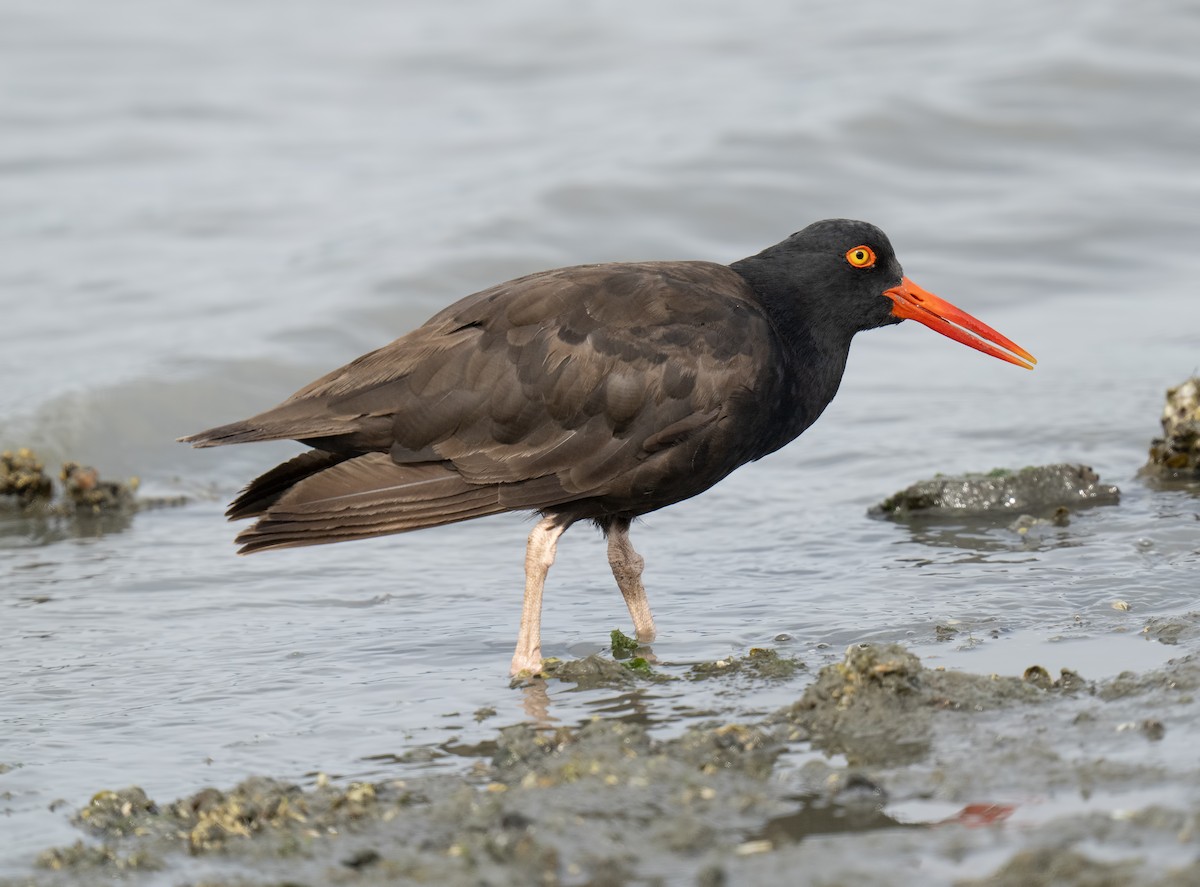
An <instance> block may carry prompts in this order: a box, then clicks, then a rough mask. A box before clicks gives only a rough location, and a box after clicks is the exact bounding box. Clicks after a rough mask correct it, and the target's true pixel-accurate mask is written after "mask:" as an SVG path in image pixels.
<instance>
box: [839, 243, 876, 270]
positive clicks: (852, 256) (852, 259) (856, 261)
mask: <svg viewBox="0 0 1200 887" xmlns="http://www.w3.org/2000/svg"><path fill="white" fill-rule="evenodd" d="M846 261H847V262H849V263H850V264H851V265H853V266H854V267H855V268H870V267H871V266H872V265H874V264H875V250H873V249H871V248H870V247H869V246H856V247H854V249H852V250H847V252H846Z"/></svg>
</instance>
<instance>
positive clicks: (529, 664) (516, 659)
mask: <svg viewBox="0 0 1200 887" xmlns="http://www.w3.org/2000/svg"><path fill="white" fill-rule="evenodd" d="M541 672H542V651H541V650H531V651H528V652H522V651H521V650H518V651H517V652H516V653H514V654H513V658H512V666H511V667H510V668H509V670H508V673H509V674H510V675H511V676H512V677H514V678H516V677H521V676H522V675H525V676H527V677H534V676H535V675H539V674H541Z"/></svg>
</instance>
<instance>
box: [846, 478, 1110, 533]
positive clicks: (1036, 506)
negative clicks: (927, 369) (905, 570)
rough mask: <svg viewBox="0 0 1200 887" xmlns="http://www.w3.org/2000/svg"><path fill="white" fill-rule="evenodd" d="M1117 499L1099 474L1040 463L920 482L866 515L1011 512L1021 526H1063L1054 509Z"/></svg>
mask: <svg viewBox="0 0 1200 887" xmlns="http://www.w3.org/2000/svg"><path fill="white" fill-rule="evenodd" d="M1120 496H1121V491H1120V490H1118V489H1117V488H1116V487H1115V486H1112V485H1111V484H1102V483H1100V476H1099V475H1098V474H1096V472H1095V471H1093V470H1092V469H1091V468H1090V467H1088V466H1086V465H1041V466H1036V467H1029V468H1022V469H1021V470H1020V471H1008V470H1007V469H997V470H995V471H991V472H989V473H987V474H962V475H956V476H953V477H950V476H945V477H942V476H939V477H934V478H932V479H930V480H923V481H920V482H918V483H915V484H913V485H912V486H910V487H908V488H907V489H905V490H901V491H900V492H898V493H896V494H895V495H893V496H890V497H889V498H887V499H885V500H884V501H882V502H880V503H879V504H878V505H876V506H874V507H873V508H871V509H870V511H869V513H870V514H871V515H872V516H873V517H888V518H892V519H895V520H903V519H905V518H909V517H931V518H945V517H963V516H983V517H987V516H1003V517H1004V518H1005V520H1009V518H1008V515H1013V514H1015V515H1029V517H1028V518H1026V519H1025V524H1026V526H1031V525H1032V522H1033V521H1035V520H1037V519H1038V518H1043V519H1045V520H1048V521H1049V522H1051V523H1052V524H1054V525H1056V526H1062V525H1063V524H1064V522H1065V521H1066V515H1065V514H1064V513H1063V512H1061V511H1060V510H1059V509H1062V508H1067V509H1070V508H1078V507H1080V506H1089V505H1116V504H1117V503H1118V502H1119V501H1120Z"/></svg>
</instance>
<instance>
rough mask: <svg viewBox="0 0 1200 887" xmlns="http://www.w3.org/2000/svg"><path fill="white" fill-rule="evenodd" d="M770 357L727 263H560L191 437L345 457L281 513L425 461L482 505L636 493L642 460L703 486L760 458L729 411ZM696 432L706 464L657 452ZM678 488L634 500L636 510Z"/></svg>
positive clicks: (397, 480)
mask: <svg viewBox="0 0 1200 887" xmlns="http://www.w3.org/2000/svg"><path fill="white" fill-rule="evenodd" d="M773 354H774V352H773V349H772V346H771V332H770V328H769V325H768V323H767V321H766V320H765V318H764V317H763V315H762V313H761V311H760V310H759V309H758V307H757V306H756V304H755V303H754V302H753V300H752V298H751V296H750V292H749V290H748V288H747V286H746V284H745V283H744V282H743V280H742V279H741V277H739V276H738V275H737V274H736V273H735V272H733V271H732V270H730V269H729V268H727V267H725V266H722V265H715V264H709V263H701V262H661V263H644V264H619V265H593V266H581V267H575V268H565V269H559V270H556V271H548V272H544V273H541V274H535V275H532V276H529V277H524V278H520V279H518V280H514V281H511V282H509V283H504V284H500V285H498V286H496V287H493V288H491V289H488V290H484V291H483V292H480V293H477V294H475V295H473V296H469V297H468V298H466V299H463V300H462V301H460V302H458V303H456V304H455V305H452V306H450V307H449V308H447V309H446V310H444V311H442V312H441V313H439V314H438V315H436V316H434V317H433V318H432V319H431V320H430V321H429V322H428V323H427V324H425V325H424V326H422V327H420V328H419V329H417V330H414V331H413V332H411V333H409V334H408V335H406V336H404V337H402V338H400V339H397V340H396V341H395V342H392V343H391V344H390V345H387V346H385V347H383V348H381V349H379V350H377V351H374V352H371V353H370V354H367V355H364V356H363V357H360V358H359V359H357V360H355V361H354V362H352V363H350V364H348V365H347V366H345V367H342V368H341V369H338V370H335V371H334V372H332V373H329V374H328V375H326V376H324V377H323V378H321V379H318V380H317V381H315V382H313V383H312V384H310V385H308V386H307V387H305V388H303V389H301V390H300V391H298V392H297V393H296V394H294V395H293V396H292V397H290V398H289V399H288V400H287V401H285V402H284V403H282V404H280V405H279V406H278V407H276V408H275V409H273V410H269V411H267V412H265V413H262V414H260V415H259V416H255V417H253V418H251V419H248V420H245V421H244V422H237V423H233V424H231V425H226V426H222V427H220V428H215V429H212V430H210V431H206V432H201V433H200V434H197V435H194V436H192V437H191V438H186V440H189V441H191V442H194V443H196V445H198V446H215V445H219V444H225V443H241V442H245V441H254V440H274V439H285V438H292V439H296V440H301V441H303V442H305V443H307V444H309V445H310V446H313V447H316V448H318V449H320V450H323V451H327V452H330V453H336V454H339V455H341V456H345V457H347V458H349V461H345V462H343V461H341V460H340V459H339V460H338V461H337V462H336V463H335V464H334V465H333V466H332V467H330V468H329V469H327V470H326V471H324V472H321V473H318V474H315V475H312V476H311V477H308V476H305V477H301V478H300V482H299V483H298V484H297V485H296V486H295V487H294V488H293V489H292V490H291V492H288V493H285V494H283V495H282V497H280V496H276V498H277V499H279V502H278V506H279V507H281V508H282V507H283V506H284V505H285V504H286V503H287V502H288V501H293V502H294V500H296V499H297V498H298V494H300V493H301V492H302V491H303V489H304V488H305V486H309V487H310V488H311V489H313V491H314V492H315V487H316V480H317V479H318V478H325V480H324V481H323V482H322V486H323V489H325V491H328V489H329V487H328V484H329V480H330V476H335V477H341V478H342V480H343V481H345V482H346V484H347V486H346V489H350V487H354V488H355V490H357V492H359V493H361V492H370V489H371V488H372V485H374V486H375V487H390V488H393V489H394V488H396V487H397V486H400V485H402V481H403V473H404V471H405V470H406V469H407V468H411V469H413V470H414V471H415V470H417V468H418V466H421V467H420V469H419V470H420V471H422V472H426V471H428V470H429V469H428V468H427V467H425V466H429V465H430V464H434V465H439V466H440V470H441V471H443V472H445V473H446V475H447V477H450V476H451V475H453V476H454V477H453V481H454V483H449V481H448V482H447V483H448V484H449V486H448V487H447V489H448V490H449V488H450V487H453V491H452V493H451V495H452V496H455V497H459V498H460V499H461V498H463V497H466V498H471V500H472V503H473V505H472V510H474V511H479V510H480V509H483V510H482V511H481V512H480V513H491V512H492V511H501V510H509V509H524V508H531V509H537V508H545V507H549V506H552V505H557V504H561V503H563V502H567V501H572V500H577V499H580V498H597V497H604V496H609V495H617V494H620V495H627V494H628V492H627V491H626V487H627V486H628V481H629V478H630V477H631V476H632V475H634V474H641V475H643V477H642V479H641V480H640V481H639V482H638V484H639V485H640V488H642V491H641V492H640V493H639V494H638V495H640V496H641V497H642V498H646V497H647V495H648V493H647V491H646V489H644V488H646V486H647V480H646V478H647V477H651V478H653V477H654V472H650V473H649V474H646V472H645V469H646V468H647V467H648V466H647V462H648V461H650V462H654V463H656V465H657V466H658V467H657V468H656V471H657V472H658V479H659V480H662V481H663V485H664V497H665V495H666V493H667V492H668V491H667V490H666V489H665V488H666V487H667V486H670V484H669V483H668V481H670V480H671V478H669V477H666V476H664V473H665V474H667V475H669V474H671V473H672V472H674V473H679V472H685V473H686V472H689V471H690V472H692V473H693V474H694V475H695V478H694V479H693V480H694V483H693V485H695V483H699V482H701V481H705V482H704V483H703V484H702V485H701V486H700V489H703V488H704V486H707V485H709V484H711V483H712V482H715V480H717V479H719V478H720V477H723V476H724V475H725V474H727V473H728V472H729V471H730V470H732V469H733V468H734V467H736V466H737V465H739V464H741V463H742V462H744V461H746V460H747V459H748V458H753V457H754V455H756V454H748V453H747V452H742V451H741V449H744V448H740V447H739V446H738V445H737V444H738V441H737V435H736V433H735V431H736V429H731V428H730V427H729V426H730V423H729V421H728V420H730V419H731V417H733V414H734V413H735V412H736V410H737V409H738V405H739V403H740V404H741V405H742V407H743V408H744V407H746V404H747V402H748V401H749V400H752V399H753V396H754V393H755V389H756V387H757V386H758V383H759V381H760V377H762V376H763V374H764V373H769V372H770V368H771V367H773V366H774V357H773ZM705 438H711V439H712V441H714V442H715V441H717V440H718V439H719V440H720V446H719V447H714V446H707V447H705V448H704V449H703V453H704V455H705V459H706V462H707V463H714V460H716V461H720V462H721V463H722V464H720V465H716V464H715V463H714V464H706V465H705V466H700V465H695V464H693V465H691V466H689V465H686V464H679V465H675V466H674V467H672V465H671V464H669V463H670V462H671V461H672V460H669V459H665V458H663V456H664V454H667V453H669V452H670V451H672V450H673V449H679V448H680V447H681V446H682V445H683V444H685V443H687V444H688V446H687V447H686V449H687V452H688V456H687V458H688V459H691V460H692V461H693V463H694V462H695V460H696V458H697V453H699V452H701V451H700V450H698V449H697V442H698V440H700V441H702V440H703V439H705ZM372 452H374V453H387V454H388V455H389V456H390V462H391V463H392V464H391V466H389V465H388V464H387V463H386V462H380V461H379V460H377V459H373V460H372V471H371V472H364V471H363V470H361V468H356V467H355V463H356V462H357V461H358V459H356V458H353V457H355V456H358V455H359V454H364V453H372ZM674 461H675V462H679V461H680V460H679V459H678V458H676V459H675V460H674ZM724 463H729V464H724ZM308 467H309V465H308V464H307V463H306V464H304V465H302V466H300V468H302V469H304V470H307V469H308ZM281 468H282V467H281ZM280 470H281V469H277V470H276V472H279V471H280ZM381 472H382V474H381ZM388 472H394V474H393V476H391V477H390V479H389V477H387V476H386V475H387V474H388ZM710 474H711V475H712V478H711V479H707V478H708V476H709V475H710ZM414 476H415V475H414ZM266 478H270V479H271V481H272V484H273V489H274V488H278V487H279V486H280V484H281V477H280V476H279V474H278V473H276V474H275V476H274V477H272V475H271V474H268V475H266V476H264V479H266ZM306 478H307V479H306ZM355 478H357V482H355ZM368 478H369V479H368ZM424 480H428V479H427V478H425V479H424ZM623 485H624V486H623ZM685 485H686V484H685ZM479 487H486V488H489V489H491V490H492V491H493V498H491V499H490V500H488V504H487V505H486V506H484V505H483V504H481V501H482V500H480V499H479V497H478V496H477V495H475V494H474V493H472V494H471V496H467V493H468V492H469V491H470V490H472V488H476V492H477V488H479ZM698 491H699V490H694V491H692V492H687V493H686V495H692V494H693V492H698ZM253 492H254V486H253V485H252V487H251V489H250V490H248V491H247V493H246V494H245V495H244V496H243V499H242V500H239V502H243V501H244V500H247V499H250V500H251V501H252V502H258V503H260V504H265V505H266V506H267V509H268V510H267V514H268V516H270V515H271V511H270V510H269V509H270V508H272V507H274V506H272V504H271V503H272V501H273V500H271V498H270V496H262V495H259V496H257V497H256V496H252V495H251V493H253ZM651 493H652V491H651ZM326 498H327V497H326ZM679 498H685V495H672V496H670V497H669V498H665V499H664V501H662V502H661V503H659V504H655V503H654V502H652V501H646V502H644V503H643V504H644V505H646V506H648V507H645V508H642V509H641V510H651V508H654V507H660V505H661V504H667V503H668V501H677V500H678V499H679ZM455 501H459V500H455ZM344 504H345V503H341V505H344ZM237 505H238V504H237V503H235V509H234V510H237ZM339 507H340V505H339ZM422 507H425V506H422ZM385 510H386V509H385ZM262 511H263V509H262V508H260V509H259V510H258V511H257V512H256V511H254V510H252V509H248V508H243V509H242V510H241V514H251V513H262ZM465 516H466V517H473V516H476V514H474V513H471V514H467V515H465ZM455 519H465V518H455ZM397 531H399V530H398V529H392V530H387V529H381V530H380V532H397ZM315 541H326V540H315ZM328 541H333V540H328ZM290 544H304V543H303V542H296V541H292V542H291V543H290Z"/></svg>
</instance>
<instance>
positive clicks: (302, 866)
mask: <svg viewBox="0 0 1200 887" xmlns="http://www.w3.org/2000/svg"><path fill="white" fill-rule="evenodd" d="M1145 634H1146V635H1147V638H1146V640H1147V642H1153V643H1166V644H1171V645H1174V646H1175V647H1177V648H1178V650H1179V653H1180V655H1179V657H1178V658H1176V659H1173V660H1171V661H1170V662H1169V663H1168V664H1167V665H1166V666H1164V667H1163V668H1161V669H1157V670H1154V671H1149V672H1146V673H1141V674H1134V673H1123V674H1120V675H1119V676H1117V677H1115V678H1113V679H1110V680H1105V681H1099V682H1093V681H1089V680H1088V679H1087V677H1086V675H1081V674H1078V673H1075V672H1073V671H1070V670H1063V671H1062V672H1061V673H1060V674H1058V675H1051V674H1050V673H1049V672H1047V671H1046V670H1045V669H1043V668H1041V667H1039V666H1037V665H1036V664H1031V667H1030V668H1029V669H1027V670H1026V672H1025V673H1024V674H1023V675H1009V676H1000V675H977V674H968V673H964V672H959V671H950V670H941V669H935V668H929V667H926V666H924V665H923V664H922V663H921V661H920V660H919V659H918V658H917V657H916V656H915V655H914V654H913V653H911V652H910V651H908V650H906V649H905V648H904V647H902V646H899V645H889V644H884V645H872V644H859V645H854V646H852V647H850V648H849V649H848V650H847V651H846V653H845V656H844V658H843V659H842V661H840V662H837V663H835V664H831V665H827V666H825V667H823V668H821V669H819V670H818V671H817V673H816V674H815V675H814V674H812V673H810V672H808V671H807V670H805V669H804V668H803V667H801V666H800V664H799V663H798V662H796V661H795V660H789V659H787V658H786V657H780V656H778V655H776V654H774V653H773V652H771V651H761V650H760V651H754V652H753V653H752V654H750V655H748V656H747V657H745V659H743V660H730V661H726V662H723V663H720V664H712V665H710V666H706V667H699V668H693V669H691V670H690V671H689V672H687V673H686V674H684V675H677V674H672V673H669V672H667V671H665V670H662V669H658V668H656V667H655V666H654V665H653V664H650V663H644V662H643V663H638V662H637V660H636V659H635V660H626V661H616V660H614V659H611V658H609V657H607V656H601V655H594V656H590V657H587V658H586V659H583V660H576V661H571V662H566V663H562V664H561V665H560V666H559V667H558V668H557V669H556V670H552V674H551V675H550V676H549V677H547V678H545V679H534V680H531V681H528V682H526V683H525V684H524V685H523V686H519V687H515V688H514V689H513V691H512V692H514V693H523V694H525V695H526V697H527V699H528V700H529V701H530V703H531V704H533V705H534V707H536V700H537V699H538V697H539V694H540V693H544V691H545V689H546V681H556V680H567V681H572V682H575V681H578V682H580V683H581V684H586V685H588V686H592V687H596V686H613V687H620V688H633V689H634V690H636V689H637V688H638V687H641V686H645V685H646V684H647V682H654V681H662V680H672V679H673V680H685V679H692V680H709V681H712V680H716V681H730V682H734V681H781V680H782V681H788V682H791V683H794V684H795V685H796V687H797V693H796V699H795V701H794V702H793V703H792V704H790V705H788V706H785V707H783V708H781V709H779V710H777V711H775V712H774V713H772V714H770V715H768V716H767V717H765V718H762V719H759V720H756V721H753V722H733V721H727V720H724V719H722V718H721V716H720V712H713V718H712V720H711V721H708V722H704V723H699V724H696V725H694V726H692V727H690V728H689V729H687V730H686V731H685V732H683V733H682V734H680V735H678V736H675V737H672V738H668V739H659V738H655V737H654V736H653V735H651V733H650V732H648V731H647V729H646V727H645V726H644V725H642V724H639V723H637V722H635V721H631V720H626V719H612V718H595V719H593V720H590V721H588V722H585V723H581V724H578V725H575V726H569V727H567V726H557V727H551V726H541V725H539V724H538V722H537V720H536V719H534V720H533V721H532V722H530V723H527V724H522V725H516V726H511V727H506V728H502V729H500V730H498V731H497V732H496V733H495V735H494V736H493V737H492V738H490V739H488V740H486V741H484V742H481V743H479V744H478V745H476V746H473V747H471V748H460V749H458V750H457V752H458V754H460V755H464V756H465V757H466V759H467V760H468V764H466V765H465V766H464V767H463V768H462V770H461V771H460V772H458V773H456V774H446V773H440V774H434V775H417V776H415V777H412V778H404V779H392V780H384V781H381V782H373V783H372V782H352V783H343V782H335V781H331V780H328V779H326V778H324V777H321V778H318V779H317V780H316V784H315V785H313V786H311V787H308V788H302V787H300V786H298V785H294V784H291V783H288V782H285V781H280V780H277V779H273V778H271V777H269V776H262V777H255V778H252V779H249V780H247V781H245V782H243V783H242V784H240V785H238V786H235V787H222V788H215V787H209V788H203V789H201V790H199V791H197V792H196V793H194V794H192V795H191V796H189V797H185V798H181V799H178V800H167V799H151V798H148V797H147V796H146V795H145V793H144V792H143V791H142V790H141V789H139V788H136V787H132V788H125V789H117V790H113V789H111V788H109V789H103V790H101V791H99V792H98V793H97V794H96V795H95V797H94V798H92V800H91V802H90V803H89V804H88V805H87V806H85V807H84V808H82V809H80V810H78V811H76V812H75V813H74V814H73V815H72V821H73V823H74V824H75V825H76V826H77V827H78V828H79V829H80V830H81V832H82V833H83V836H82V837H81V838H80V840H79V841H78V842H76V843H75V844H73V845H68V846H61V847H54V848H49V849H47V850H45V851H44V852H42V853H41V854H40V855H39V856H38V858H37V860H36V863H35V866H36V867H35V868H34V869H33V870H32V871H31V873H30V874H29V875H28V876H27V877H23V878H16V879H10V880H7V881H4V882H0V883H3V884H4V885H5V887H12V885H18V884H31V885H33V884H36V885H75V884H97V883H128V884H139V883H144V884H190V885H196V887H199V885H249V884H271V885H283V884H289V885H301V884H303V885H321V884H364V885H369V884H409V883H411V884H441V885H459V884H462V885H468V884H469V885H479V884H489V885H491V884H495V885H535V884H538V885H560V884H563V885H566V884H571V885H584V884H586V885H621V884H664V885H666V884H697V885H706V887H711V885H725V884H728V885H733V884H784V883H789V884H821V885H837V884H847V885H848V884H896V883H916V882H918V881H919V882H920V883H927V884H974V883H980V884H1013V885H1016V884H1021V885H1028V884H1056V885H1057V884H1088V885H1103V884H1113V885H1116V884H1128V883H1138V884H1162V885H1176V884H1177V885H1184V884H1195V883H1200V790H1197V788H1196V786H1200V758H1198V757H1197V756H1196V755H1195V754H1194V753H1193V754H1189V753H1188V752H1187V749H1189V748H1191V749H1193V750H1194V744H1193V743H1194V740H1193V739H1192V738H1191V737H1194V736H1195V735H1196V732H1197V730H1200V656H1197V655H1196V654H1197V648H1198V647H1200V613H1194V614H1190V615H1188V616H1186V617H1182V618H1177V619H1157V620H1150V621H1149V622H1147V623H1146V625H1145ZM630 661H632V662H634V663H635V665H634V667H632V668H631V667H630V665H629V663H630ZM487 714H488V713H487V712H481V713H480V716H481V717H486V716H487Z"/></svg>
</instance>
